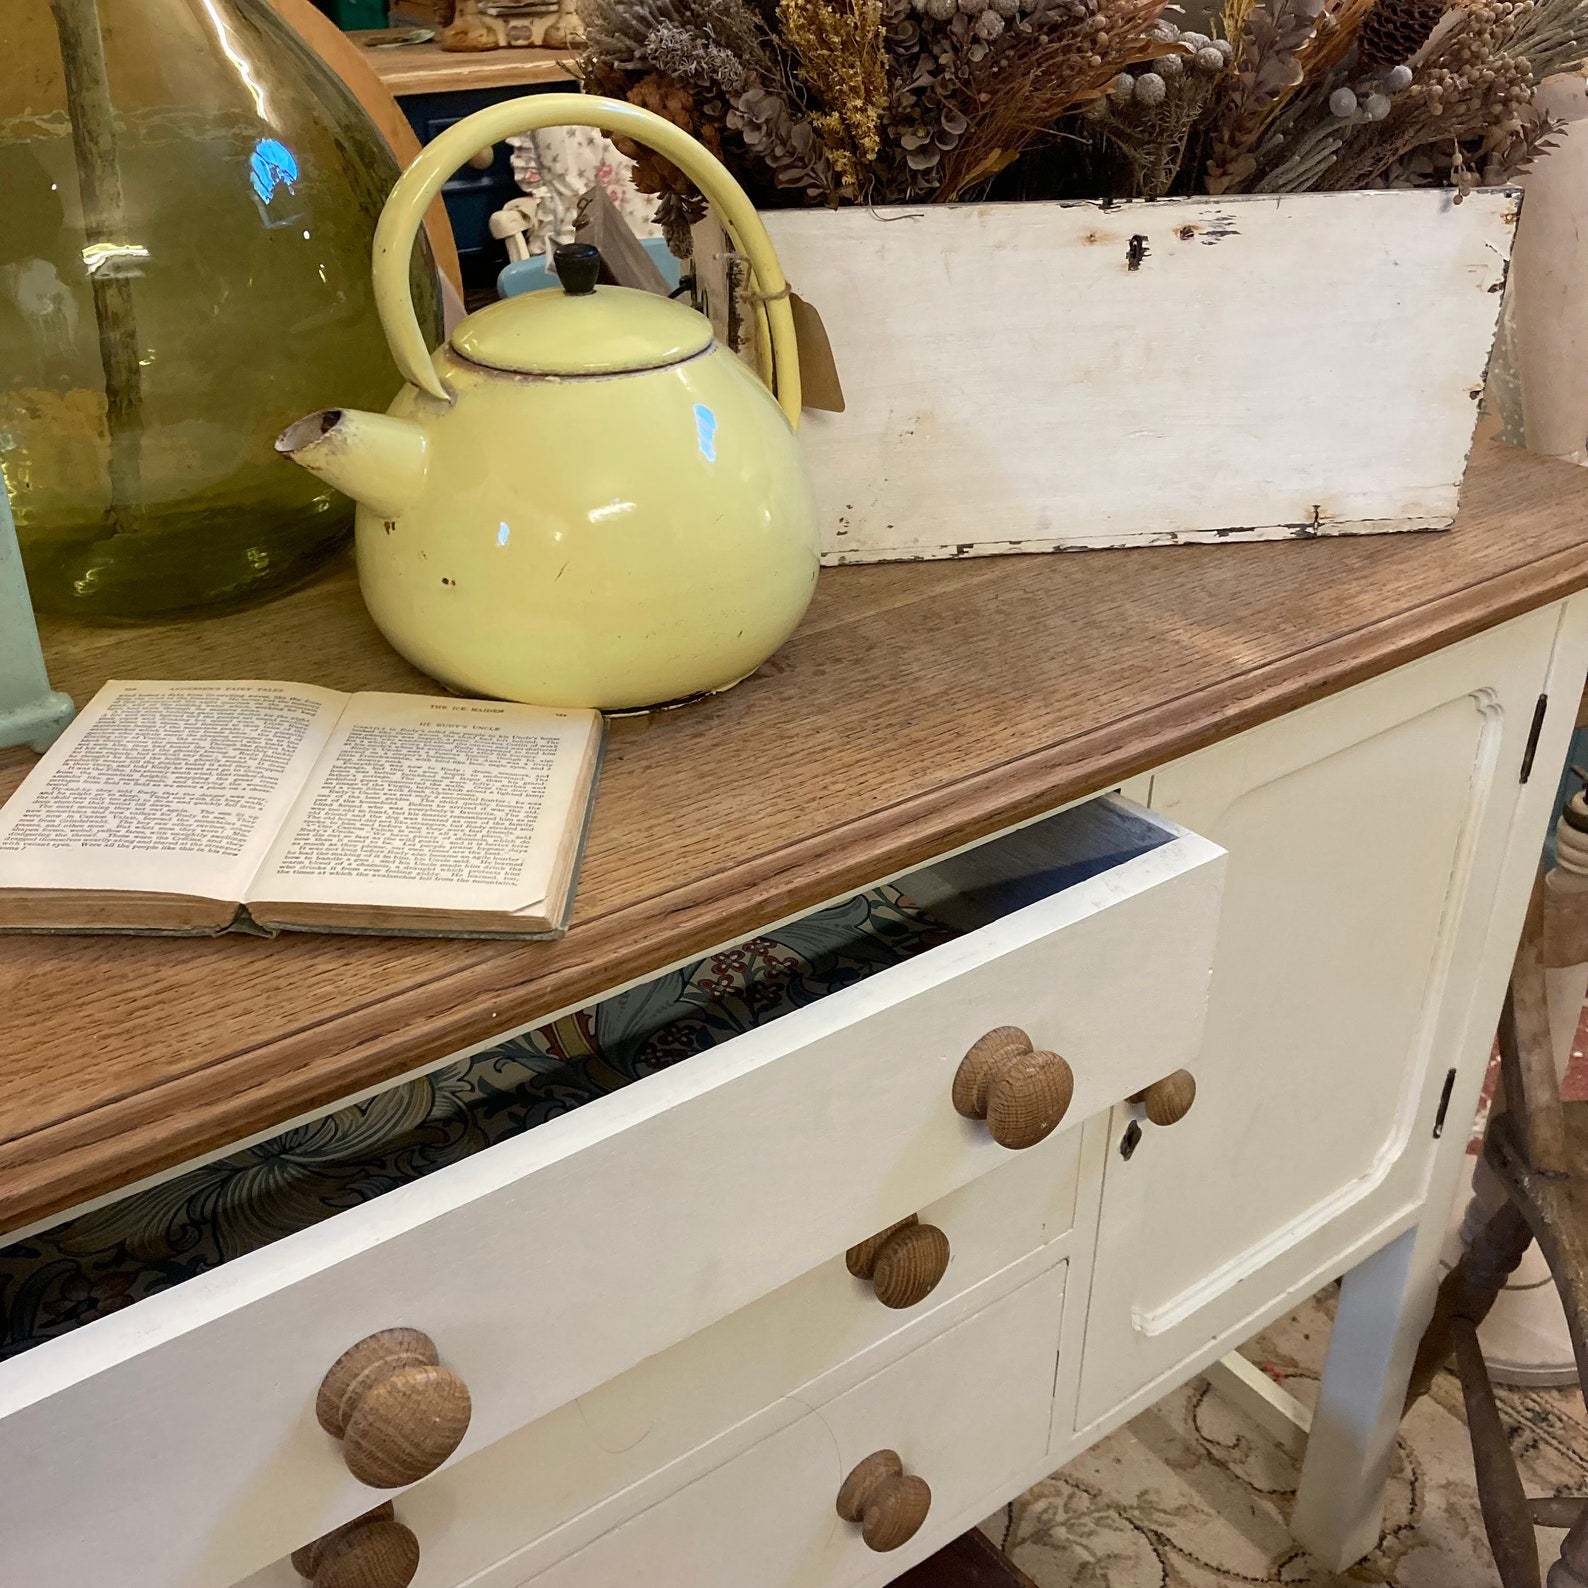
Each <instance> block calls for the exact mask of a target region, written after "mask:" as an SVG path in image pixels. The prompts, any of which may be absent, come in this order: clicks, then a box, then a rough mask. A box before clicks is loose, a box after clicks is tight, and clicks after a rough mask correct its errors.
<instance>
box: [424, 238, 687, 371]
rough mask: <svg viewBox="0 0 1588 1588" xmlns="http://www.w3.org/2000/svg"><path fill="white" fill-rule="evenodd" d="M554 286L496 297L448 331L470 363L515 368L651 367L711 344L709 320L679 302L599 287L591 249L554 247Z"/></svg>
mask: <svg viewBox="0 0 1588 1588" xmlns="http://www.w3.org/2000/svg"><path fill="white" fill-rule="evenodd" d="M556 260H557V273H558V276H559V277H560V279H561V281H562V290H561V291H560V292H559V291H557V290H556V289H555V288H553V289H551V290H543V291H540V292H530V293H526V294H524V295H523V296H521V297H516V298H504V299H502V301H501V302H500V303H493V304H491V305H489V307H487V308H484V309H480V310H477V311H476V312H475V313H474V314H471V315H470V316H469V317H468V319H466V320H465V321H464V322H463V324H462V325H460V326H459V327H458V328H457V330H455V331H454V332H453V333H452V347H453V350H454V351H455V352H457V353H459V354H461V355H462V356H463V357H464V358H466V359H468V360H469V361H470V362H471V363H474V364H483V365H485V366H486V367H487V368H488V369H499V370H505V371H508V372H510V373H513V374H521V375H619V374H623V373H626V372H629V371H637V370H646V369H659V368H661V367H662V366H664V365H667V364H676V363H678V362H679V361H680V360H682V359H686V358H692V357H694V355H695V354H697V353H703V352H704V351H705V350H706V349H707V348H708V347H710V346H711V341H712V330H711V322H710V321H709V320H708V319H706V317H705V316H704V315H703V314H698V313H696V311H695V310H694V309H691V308H690V307H689V306H688V305H687V304H685V303H679V302H677V301H676V300H674V299H672V298H663V297H660V296H659V295H658V294H656V293H654V292H640V291H637V290H636V289H634V288H632V287H601V286H597V285H596V277H597V275H598V274H599V272H600V268H601V256H600V254H599V252H598V251H597V250H596V249H595V248H593V247H591V246H590V245H589V244H588V243H572V244H565V245H563V246H562V247H559V248H558V249H557V252H556Z"/></svg>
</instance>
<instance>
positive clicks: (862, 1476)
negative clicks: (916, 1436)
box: [838, 1450, 932, 1554]
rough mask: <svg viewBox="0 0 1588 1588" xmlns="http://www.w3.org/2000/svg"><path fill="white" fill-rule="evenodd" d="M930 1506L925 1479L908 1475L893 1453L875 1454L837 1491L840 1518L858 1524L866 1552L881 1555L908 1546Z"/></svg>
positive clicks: (896, 1455) (879, 1452) (880, 1452)
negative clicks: (872, 1551)
mask: <svg viewBox="0 0 1588 1588" xmlns="http://www.w3.org/2000/svg"><path fill="white" fill-rule="evenodd" d="M931 1505H932V1491H931V1489H930V1488H928V1487H927V1483H926V1479H925V1478H917V1477H914V1476H913V1475H909V1474H906V1472H905V1470H904V1463H903V1462H902V1461H900V1460H899V1457H898V1453H897V1452H896V1451H893V1450H874V1451H872V1453H871V1454H870V1455H869V1456H867V1457H866V1459H865V1460H864V1461H862V1462H861V1463H860V1464H859V1465H858V1466H857V1467H856V1468H855V1470H854V1471H853V1472H851V1473H850V1474H849V1476H848V1477H847V1478H845V1479H844V1481H843V1486H842V1487H841V1488H840V1489H839V1491H838V1514H839V1515H840V1516H841V1517H843V1519H844V1520H845V1521H846V1522H858V1523H859V1524H860V1536H861V1538H862V1539H864V1540H865V1543H866V1548H867V1549H874V1550H876V1551H877V1552H878V1553H879V1554H885V1553H886V1552H887V1551H888V1550H890V1549H897V1548H898V1547H899V1546H900V1545H901V1544H908V1543H909V1542H910V1540H911V1539H912V1538H914V1537H915V1535H916V1534H917V1533H918V1532H920V1530H921V1524H922V1523H923V1522H924V1521H925V1520H926V1513H927V1511H928V1510H930V1509H931Z"/></svg>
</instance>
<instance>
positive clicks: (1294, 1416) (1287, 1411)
mask: <svg viewBox="0 0 1588 1588" xmlns="http://www.w3.org/2000/svg"><path fill="white" fill-rule="evenodd" d="M1202 1376H1203V1378H1205V1379H1206V1380H1207V1381H1208V1383H1209V1384H1210V1385H1212V1387H1213V1391H1214V1393H1215V1394H1216V1395H1217V1396H1218V1397H1219V1399H1220V1400H1225V1401H1228V1402H1229V1403H1230V1405H1232V1406H1234V1407H1235V1408H1236V1410H1237V1411H1240V1412H1242V1413H1244V1414H1245V1415H1246V1416H1247V1417H1249V1418H1251V1420H1252V1421H1253V1422H1254V1423H1256V1424H1257V1426H1258V1427H1259V1428H1261V1429H1262V1430H1263V1432H1264V1433H1266V1434H1268V1435H1269V1437H1270V1438H1272V1439H1273V1440H1274V1441H1275V1442H1276V1443H1277V1444H1278V1445H1279V1447H1280V1448H1281V1449H1282V1450H1284V1451H1285V1452H1286V1454H1288V1455H1289V1456H1291V1457H1292V1458H1293V1459H1295V1460H1297V1461H1300V1460H1301V1458H1302V1456H1303V1455H1305V1454H1306V1450H1307V1434H1308V1432H1309V1431H1310V1430H1311V1428H1312V1408H1311V1407H1310V1406H1306V1405H1304V1404H1303V1403H1302V1402H1301V1401H1298V1400H1297V1399H1296V1397H1295V1396H1294V1395H1292V1394H1291V1393H1290V1391H1289V1390H1287V1389H1286V1388H1285V1387H1284V1385H1282V1384H1276V1383H1275V1382H1274V1380H1273V1379H1271V1378H1270V1377H1269V1376H1268V1375H1267V1374H1266V1373H1265V1372H1264V1371H1263V1370H1262V1369H1261V1368H1260V1367H1258V1366H1257V1364H1256V1363H1255V1362H1249V1361H1247V1359H1246V1358H1245V1357H1244V1356H1242V1355H1241V1353H1240V1352H1239V1351H1228V1352H1226V1353H1225V1354H1224V1355H1223V1356H1221V1357H1220V1358H1219V1359H1218V1361H1217V1362H1215V1363H1213V1364H1212V1365H1211V1366H1210V1367H1208V1368H1206V1369H1204V1370H1203V1374H1202Z"/></svg>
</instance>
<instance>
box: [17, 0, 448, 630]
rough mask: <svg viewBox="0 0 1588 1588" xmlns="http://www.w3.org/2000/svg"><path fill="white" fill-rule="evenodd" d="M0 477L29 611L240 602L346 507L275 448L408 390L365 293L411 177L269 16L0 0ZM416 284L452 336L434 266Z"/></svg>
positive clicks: (332, 525)
mask: <svg viewBox="0 0 1588 1588" xmlns="http://www.w3.org/2000/svg"><path fill="white" fill-rule="evenodd" d="M4 9H5V13H6V26H5V29H4V30H3V31H4V34H5V39H6V53H7V56H8V59H7V61H6V65H5V68H4V70H3V71H0V194H3V195H4V210H5V214H4V219H3V220H0V469H3V471H4V475H5V483H6V485H7V487H8V488H9V490H10V493H11V500H12V504H13V508H14V511H15V515H16V521H17V531H18V536H19V539H20V542H21V546H22V556H23V561H24V563H25V565H26V568H27V574H28V581H29V585H30V587H31V589H32V592H33V599H34V603H35V605H36V606H38V607H39V608H40V609H42V610H47V611H50V612H55V613H62V614H69V615H76V616H80V617H83V618H91V619H114V618H144V617H156V616H161V615H164V614H169V613H177V612H188V611H194V610H197V609H202V608H213V607H218V606H224V605H233V604H236V603H239V602H242V601H246V600H250V599H253V598H256V597H260V596H263V595H266V594H269V593H272V592H275V591H277V590H280V589H283V588H285V587H286V586H288V585H290V584H292V583H294V582H296V581H297V580H299V579H301V578H302V577H303V576H304V575H305V574H307V573H308V572H309V571H311V570H312V569H313V568H314V567H315V566H317V565H318V564H319V563H320V562H322V561H323V560H324V559H325V558H326V556H327V555H329V553H330V552H332V551H333V550H334V549H335V548H336V547H337V546H338V545H339V544H340V543H341V542H342V540H343V539H344V537H345V536H346V534H347V533H348V531H349V529H350V527H351V524H352V516H353V509H352V504H351V503H350V502H348V501H347V500H346V498H344V497H342V496H340V495H339V494H338V493H336V492H335V491H332V490H330V489H329V488H328V487H326V486H325V485H324V484H323V483H322V482H320V481H318V480H316V479H314V478H313V476H311V475H308V474H305V473H304V471H303V470H301V469H293V468H289V467H286V466H284V465H283V464H282V462H281V460H280V459H279V458H278V457H277V456H276V454H275V451H274V449H273V447H272V442H273V440H274V438H275V436H276V434H277V432H278V431H280V429H281V428H282V426H284V425H285V424H287V423H289V422H290V421H291V420H293V419H296V418H297V417H298V416H299V415H300V414H303V413H305V412H307V411H309V410H311V409H314V408H317V407H323V406H325V405H327V404H329V403H332V402H342V403H349V404H354V403H356V404H361V405H367V406H369V407H371V408H376V409H383V408H384V407H385V406H386V404H387V403H388V402H389V401H390V400H391V397H392V395H393V394H394V393H395V392H396V390H397V388H398V386H399V384H400V381H399V378H398V376H397V373H396V371H395V369H394V368H393V367H392V364H391V359H390V355H389V354H388V353H387V351H386V346H385V342H384V339H383V338H382V336H381V331H380V326H379V323H378V321H377V319H376V315H375V308H374V301H373V296H372V289H371V284H370V248H371V242H372V239H373V236H374V229H375V222H376V219H377V217H378V216H379V214H380V210H381V206H382V204H383V203H384V202H385V198H386V195H387V193H388V192H389V191H390V189H391V187H392V184H393V183H394V182H395V181H396V179H397V174H398V172H397V163H396V161H395V160H394V159H393V157H392V155H391V152H390V150H389V149H388V148H387V146H386V144H385V142H384V141H383V139H382V138H381V136H380V134H379V132H378V131H377V130H376V128H375V126H374V124H373V123H372V122H371V121H370V119H369V117H368V116H367V115H366V114H365V112H364V110H363V109H362V107H361V106H360V105H359V104H358V102H357V100H356V99H354V98H353V96H352V95H351V94H350V93H349V92H348V90H347V89H346V88H345V87H344V86H343V84H342V82H341V81H340V79H338V78H337V77H336V76H335V74H334V73H333V72H332V71H331V70H330V69H329V68H328V67H327V66H326V65H325V64H324V62H322V61H321V60H320V58H319V57H318V56H317V55H315V54H314V53H313V52H312V51H311V50H310V49H309V48H308V47H307V46H306V45H305V44H304V43H303V42H302V41H301V40H300V39H299V38H298V36H297V35H296V34H295V33H293V32H292V31H291V30H290V29H289V28H288V27H287V26H286V24H285V23H283V22H282V21H281V20H280V19H279V18H278V17H277V16H276V14H275V12H274V11H273V10H272V9H271V7H270V5H269V4H268V3H267V0H4ZM414 275H415V287H416V290H417V291H418V293H419V296H420V301H421V303H422V305H423V307H422V310H421V313H422V318H423V320H424V323H425V326H426V329H427V332H428V333H429V334H430V335H431V338H432V340H434V338H435V335H436V334H437V332H438V329H439V308H438V296H437V287H436V281H435V275H434V271H433V269H432V268H431V267H430V264H429V260H428V255H423V256H421V255H419V254H416V256H415V266H414Z"/></svg>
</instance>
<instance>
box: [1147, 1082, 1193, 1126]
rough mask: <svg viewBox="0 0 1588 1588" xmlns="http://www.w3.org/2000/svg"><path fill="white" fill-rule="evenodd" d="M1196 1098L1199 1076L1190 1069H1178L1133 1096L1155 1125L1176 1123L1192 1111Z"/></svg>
mask: <svg viewBox="0 0 1588 1588" xmlns="http://www.w3.org/2000/svg"><path fill="white" fill-rule="evenodd" d="M1196 1100H1197V1078H1196V1076H1194V1075H1193V1074H1192V1073H1191V1072H1190V1071H1189V1070H1176V1071H1175V1072H1174V1074H1173V1075H1166V1076H1164V1078H1163V1079H1162V1080H1161V1081H1154V1082H1153V1083H1152V1085H1151V1086H1149V1087H1148V1088H1147V1089H1146V1091H1144V1092H1137V1093H1136V1094H1135V1096H1134V1097H1132V1098H1131V1102H1133V1103H1140V1104H1141V1105H1142V1107H1143V1108H1145V1109H1146V1111H1147V1118H1148V1119H1150V1120H1151V1121H1152V1122H1153V1124H1155V1125H1173V1124H1176V1123H1177V1122H1178V1121H1180V1120H1182V1119H1184V1118H1185V1117H1186V1115H1187V1114H1189V1113H1190V1112H1191V1105H1192V1104H1193V1103H1194V1102H1196Z"/></svg>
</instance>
